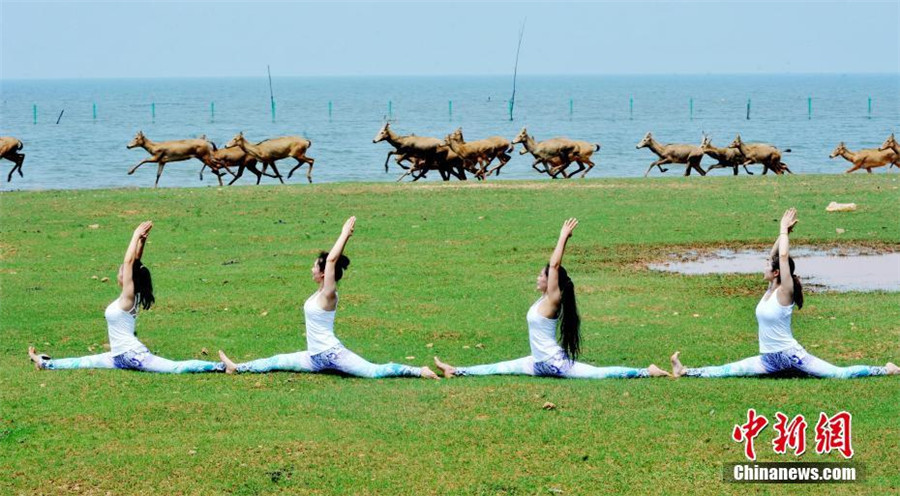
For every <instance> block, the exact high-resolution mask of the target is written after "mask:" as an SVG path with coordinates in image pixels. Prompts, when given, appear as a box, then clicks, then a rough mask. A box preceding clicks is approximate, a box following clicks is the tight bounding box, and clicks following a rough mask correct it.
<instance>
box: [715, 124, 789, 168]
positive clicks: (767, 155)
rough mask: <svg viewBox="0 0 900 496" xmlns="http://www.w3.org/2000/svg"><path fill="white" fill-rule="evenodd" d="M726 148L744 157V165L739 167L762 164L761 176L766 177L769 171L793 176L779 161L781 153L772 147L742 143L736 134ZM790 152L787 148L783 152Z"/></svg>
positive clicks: (739, 136)
mask: <svg viewBox="0 0 900 496" xmlns="http://www.w3.org/2000/svg"><path fill="white" fill-rule="evenodd" d="M728 148H736V149H738V150H740V151H741V154H742V155H744V163H743V164H741V165H749V164H762V166H763V175H766V174H767V173H768V172H769V171H770V170H771V171H772V172H774V173H775V174H778V175H782V174H784V173H785V172H787V173H789V174H793V172H791V170H790V169H788V166H787V165H786V164H785V163H784V162H782V161H781V152H780V151H778V149H777V148H775V147H774V146H772V145H766V144H763V143H752V144H751V143H744V142H743V141H742V140H741V135H740V134H738V135H737V136H735V138H734V141H732V142H731V144H730V145H728ZM790 151H791V149H790V148H788V149H787V150H785V153H789V152H790Z"/></svg>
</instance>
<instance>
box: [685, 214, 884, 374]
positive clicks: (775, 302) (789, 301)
mask: <svg viewBox="0 0 900 496" xmlns="http://www.w3.org/2000/svg"><path fill="white" fill-rule="evenodd" d="M796 224H797V210H796V209H794V208H790V209H788V210H787V211H786V212H785V213H784V216H782V218H781V230H780V233H779V235H778V238H776V240H775V244H774V245H773V246H772V251H771V252H770V254H769V258H768V259H767V260H766V263H765V269H764V271H763V278H764V279H765V280H766V281H768V283H769V288H768V290H767V291H766V294H764V295H763V297H762V299H761V300H760V301H759V304H757V305H756V320H757V321H758V323H759V353H760V354H759V355H757V356H755V357H750V358H745V359H743V360H741V361H739V362H734V363H729V364H726V365H719V366H714V367H701V368H687V367H685V366H684V365H682V364H681V361H680V360H679V353H680V352H677V351H676V352H675V354H674V355H672V372H673V373H674V375H675V377H679V376H682V375H684V376H688V377H738V376H751V375H764V374H772V373H775V372H780V371H785V370H791V369H794V370H799V371H802V372H805V373H807V374H809V375H811V376H815V377H829V378H835V379H849V378H852V377H868V376H873V375H889V374H898V373H900V368H898V367H897V366H896V365H894V364H893V363H890V362H888V363H887V364H886V365H885V366H884V367H872V366H869V365H853V366H850V367H836V366H834V365H832V364H830V363H828V362H826V361H824V360H820V359H818V358H816V357H814V356H812V355H810V354H809V353H808V352H807V351H806V350H805V349H803V347H802V346H800V343H798V342H797V340H796V339H794V336H793V334H792V333H791V314H792V313H793V312H794V305H796V306H797V308H798V309H799V308H803V288H802V286H801V285H800V279H799V278H798V277H797V276H796V275H795V274H794V259H793V258H791V257H790V254H789V253H788V249H789V244H790V243H789V241H788V235H789V234H790V232H791V231H792V230H793V229H794V225H796ZM785 267H787V268H788V269H789V270H790V273H789V276H788V277H782V275H783V273H782V272H781V269H783V268H785Z"/></svg>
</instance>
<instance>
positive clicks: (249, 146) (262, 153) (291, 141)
mask: <svg viewBox="0 0 900 496" xmlns="http://www.w3.org/2000/svg"><path fill="white" fill-rule="evenodd" d="M233 146H237V147H239V148H240V149H241V150H243V151H244V152H246V153H247V155H250V156H251V157H253V158H255V159H256V160H257V161H259V162H261V163H262V164H263V169H262V172H263V173H265V172H266V169H267V168H268V167H271V168H272V170H273V171H275V177H277V178H278V180H279V181H281V183H282V184H284V178H282V176H281V173H280V172H278V168H277V167H276V166H275V162H277V161H279V160H282V159H286V158H293V159H294V160H296V161H297V165H295V166H294V168H293V169H291V171H290V172H288V179H290V178H291V176H293V175H294V171H296V170H297V169H299V168H300V167H302V166H303V165H304V164H308V165H309V169H307V171H306V180H307V181H309V182H310V183H311V182H312V171H313V164H314V163H315V161H316V160H315V159H314V158H312V157H307V156H306V152H307V150H309V147H310V146H312V142H311V141H310V140H308V139H306V138H303V137H301V136H282V137H280V138H271V139H267V140H264V141H260V142H259V143H256V144H253V143H251V142H249V141H247V140H246V139H245V138H244V133H243V131H242V132H240V133H238V134H237V135H235V137H234V138H231V141H229V142H228V144H227V145H225V148H231V147H233ZM269 177H272V176H269Z"/></svg>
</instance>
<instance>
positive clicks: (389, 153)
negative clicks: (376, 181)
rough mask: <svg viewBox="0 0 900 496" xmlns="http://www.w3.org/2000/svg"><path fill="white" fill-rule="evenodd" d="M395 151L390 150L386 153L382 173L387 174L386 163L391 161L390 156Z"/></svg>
mask: <svg viewBox="0 0 900 496" xmlns="http://www.w3.org/2000/svg"><path fill="white" fill-rule="evenodd" d="M395 153H397V152H396V150H391V151H389V152H388V154H387V157H385V158H384V173H385V174H387V171H388V161H389V160H390V159H391V155H394V154H395Z"/></svg>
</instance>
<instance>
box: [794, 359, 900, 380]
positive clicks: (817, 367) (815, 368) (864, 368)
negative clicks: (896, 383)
mask: <svg viewBox="0 0 900 496" xmlns="http://www.w3.org/2000/svg"><path fill="white" fill-rule="evenodd" d="M791 358H792V360H794V361H795V365H794V366H795V367H796V368H797V369H799V370H802V371H803V372H806V373H807V374H809V375H811V376H814V377H823V378H829V379H852V378H855V377H871V376H878V375H893V374H900V368H898V367H897V366H896V365H894V364H893V363H891V362H888V363H887V364H886V365H885V366H884V367H876V366H871V365H851V366H849V367H838V366H836V365H832V364H830V363H828V362H826V361H825V360H822V359H820V358H816V357H814V356H812V355H810V354H809V353H806V354H805V355H804V356H795V357H791Z"/></svg>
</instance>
